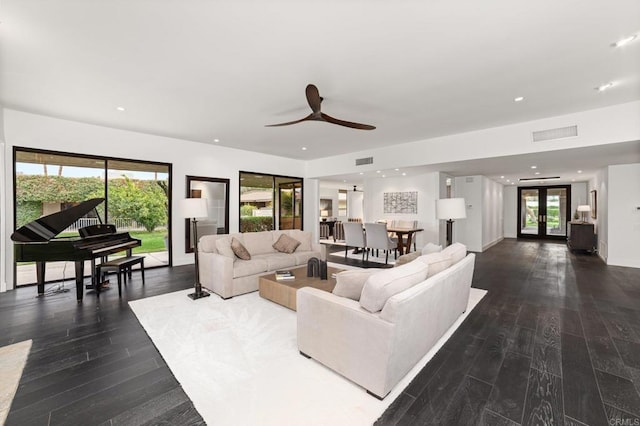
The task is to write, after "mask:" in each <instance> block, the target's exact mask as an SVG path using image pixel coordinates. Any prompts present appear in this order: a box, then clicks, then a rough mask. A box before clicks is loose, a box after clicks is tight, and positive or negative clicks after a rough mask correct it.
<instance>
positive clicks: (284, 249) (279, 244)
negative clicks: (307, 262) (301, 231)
mask: <svg viewBox="0 0 640 426" xmlns="http://www.w3.org/2000/svg"><path fill="white" fill-rule="evenodd" d="M300 244H302V243H301V242H300V241H298V240H296V239H295V238H291V237H290V236H288V235H287V234H282V235H280V238H278V241H276V242H275V243H273V248H274V249H276V250H278V251H279V252H280V253H289V254H291V253H293V252H294V251H296V249H297V248H298V246H299V245H300Z"/></svg>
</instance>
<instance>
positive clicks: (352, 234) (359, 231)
mask: <svg viewBox="0 0 640 426" xmlns="http://www.w3.org/2000/svg"><path fill="white" fill-rule="evenodd" d="M342 226H343V227H344V243H345V247H344V258H345V259H346V258H347V252H348V251H349V247H355V248H361V249H362V261H363V262H364V252H365V251H366V247H367V240H366V238H365V235H364V229H363V228H362V223H361V222H345V223H343V224H342Z"/></svg>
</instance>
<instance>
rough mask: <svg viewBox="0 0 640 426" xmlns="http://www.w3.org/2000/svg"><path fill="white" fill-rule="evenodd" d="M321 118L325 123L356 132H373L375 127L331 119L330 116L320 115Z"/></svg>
mask: <svg viewBox="0 0 640 426" xmlns="http://www.w3.org/2000/svg"><path fill="white" fill-rule="evenodd" d="M321 117H322V118H323V119H324V121H326V122H327V123H332V124H337V125H339V126H345V127H351V128H352V129H358V130H373V129H375V128H376V126H371V125H369V124H361V123H353V122H351V121H344V120H338V119H337V118H333V117H331V116H330V115H327V114H324V113H321Z"/></svg>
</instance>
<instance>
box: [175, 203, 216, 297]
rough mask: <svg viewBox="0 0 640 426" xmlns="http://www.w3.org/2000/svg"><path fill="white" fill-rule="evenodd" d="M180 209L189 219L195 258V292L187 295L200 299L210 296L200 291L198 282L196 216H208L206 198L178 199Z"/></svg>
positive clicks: (200, 286)
mask: <svg viewBox="0 0 640 426" xmlns="http://www.w3.org/2000/svg"><path fill="white" fill-rule="evenodd" d="M180 209H181V211H182V216H183V217H184V218H186V219H189V220H191V230H192V231H191V235H192V237H193V253H194V255H195V260H196V282H195V292H194V293H191V294H189V297H190V298H192V299H193V300H196V299H200V298H201V297H207V296H210V294H209V293H207V292H206V291H202V284H200V268H199V267H198V218H199V217H207V216H209V212H208V210H207V199H206V198H185V199H184V200H181V201H180Z"/></svg>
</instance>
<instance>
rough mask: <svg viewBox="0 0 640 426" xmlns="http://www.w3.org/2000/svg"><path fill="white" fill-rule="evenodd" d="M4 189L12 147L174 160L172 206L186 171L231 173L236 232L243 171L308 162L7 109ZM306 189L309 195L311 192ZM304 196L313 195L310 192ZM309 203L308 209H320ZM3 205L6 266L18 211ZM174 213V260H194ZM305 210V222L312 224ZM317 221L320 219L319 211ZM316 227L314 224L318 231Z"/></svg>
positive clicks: (8, 186) (8, 190) (295, 168)
mask: <svg viewBox="0 0 640 426" xmlns="http://www.w3.org/2000/svg"><path fill="white" fill-rule="evenodd" d="M4 132H5V141H6V144H5V146H4V151H3V152H4V163H3V164H4V166H5V170H4V173H3V177H4V182H3V185H4V187H3V188H4V190H3V191H2V192H3V193H4V194H5V197H6V198H5V199H6V200H13V184H12V182H13V177H12V169H13V168H12V164H11V162H12V150H13V147H14V146H19V147H31V148H39V149H47V150H54V151H61V152H69V153H80V154H89V155H99V156H108V157H119V158H126V159H134V160H136V159H137V160H148V161H158V162H166V163H171V164H172V165H173V182H172V186H173V198H172V211H177V210H176V205H177V204H176V203H177V201H178V200H180V199H182V198H184V197H185V196H186V194H185V176H186V175H195V176H211V177H220V178H228V179H230V181H231V184H230V188H229V189H230V191H229V193H230V197H229V198H230V199H229V206H230V214H229V222H230V223H229V225H230V228H229V229H230V230H231V232H234V231H237V230H238V222H239V218H238V209H239V207H238V203H239V200H238V194H239V186H238V185H239V180H238V173H239V171H240V170H245V171H255V172H263V173H270V174H282V171H283V170H286V171H287V173H286V174H287V175H290V176H300V177H304V174H305V165H304V163H303V162H302V161H299V160H293V159H288V158H283V157H276V156H272V155H265V154H259V153H255V152H249V151H241V150H236V149H231V148H225V147H220V146H214V145H209V144H202V143H197V142H191V141H186V140H181V139H174V138H167V137H161V136H154V135H149V134H143V133H137V132H131V131H126V130H118V129H112V128H107V127H101V126H96V125H91V124H84V123H79V122H73V121H67V120H61V119H57V118H51V117H45V116H40V115H35V114H28V113H24V112H19V111H14V110H10V109H5V110H4ZM306 190H307V188H305V195H306ZM305 200H308V198H307V197H306V196H305ZM315 200H316V201H315V206H316V207H315V208H310V207H309V206H308V205H306V203H305V205H306V208H305V212H309V211H313V210H316V209H317V196H316V198H315ZM8 202H9V201H6V202H5V205H4V206H3V208H2V217H3V218H5V219H6V221H5V224H4V228H3V229H4V231H5V234H4V236H3V239H2V241H1V244H0V247H1V250H2V252H3V253H7V255H8V256H4V255H3V256H1V257H2V258H7V259H6V262H7V263H6V265H12V264H13V254H12V253H13V244H12V242H11V240H10V239H9V235H10V234H11V231H12V229H13V215H12V214H11V209H10V208H7V203H8ZM176 219H179V218H176V217H174V218H173V223H172V229H171V231H172V238H173V264H174V265H182V264H186V263H191V262H193V255H192V254H186V253H184V244H183V242H184V222H183V221H182V220H181V219H179V220H176ZM307 219H308V218H307V217H306V215H305V225H308V220H307ZM314 223H317V216H316V220H315V222H314ZM315 228H317V226H314V227H313V228H310V229H312V230H314V229H315ZM12 274H13V268H5V273H4V276H5V277H6V278H5V279H6V283H7V284H8V288H10V287H11V286H12V283H13V276H12Z"/></svg>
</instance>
